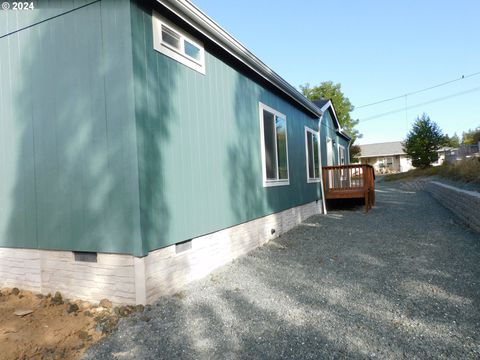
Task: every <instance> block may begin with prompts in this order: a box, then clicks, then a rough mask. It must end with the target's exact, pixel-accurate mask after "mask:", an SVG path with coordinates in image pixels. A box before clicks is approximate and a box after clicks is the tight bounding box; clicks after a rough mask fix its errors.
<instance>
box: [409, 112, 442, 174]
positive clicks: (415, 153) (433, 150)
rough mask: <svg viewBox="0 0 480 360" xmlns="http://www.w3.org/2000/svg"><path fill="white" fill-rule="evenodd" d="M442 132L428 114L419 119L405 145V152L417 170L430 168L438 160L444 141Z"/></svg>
mask: <svg viewBox="0 0 480 360" xmlns="http://www.w3.org/2000/svg"><path fill="white" fill-rule="evenodd" d="M444 139H445V138H444V136H443V134H442V130H440V128H439V127H438V125H437V124H436V123H435V122H433V121H431V120H430V117H429V116H428V115H427V114H423V115H422V116H420V117H417V120H416V121H415V123H414V124H413V127H412V129H411V130H410V132H409V133H408V135H407V139H406V140H405V142H404V144H403V150H404V151H405V152H406V153H407V155H408V157H410V158H411V159H412V165H413V166H415V167H417V168H426V167H429V166H430V165H431V164H432V163H433V162H435V161H437V160H438V153H437V150H438V149H439V148H440V147H441V146H442V142H443V141H444Z"/></svg>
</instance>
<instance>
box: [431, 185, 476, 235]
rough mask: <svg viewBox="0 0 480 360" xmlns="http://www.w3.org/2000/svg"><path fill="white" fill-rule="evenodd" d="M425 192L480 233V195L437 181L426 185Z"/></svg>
mask: <svg viewBox="0 0 480 360" xmlns="http://www.w3.org/2000/svg"><path fill="white" fill-rule="evenodd" d="M425 190H426V191H428V192H429V193H430V194H431V195H432V196H433V197H434V198H435V199H437V200H438V202H440V204H442V205H443V206H445V207H446V208H447V209H450V210H451V211H452V212H453V213H454V214H455V215H457V216H458V217H459V218H460V219H462V220H463V221H464V222H465V223H466V224H467V225H468V226H469V227H471V228H472V229H473V230H475V231H478V232H479V233H480V193H478V192H476V191H467V190H462V189H459V188H456V187H454V186H450V185H446V184H442V183H440V182H437V181H430V182H428V183H426V186H425Z"/></svg>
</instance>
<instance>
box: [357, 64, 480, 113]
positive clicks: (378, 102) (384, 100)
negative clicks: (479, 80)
mask: <svg viewBox="0 0 480 360" xmlns="http://www.w3.org/2000/svg"><path fill="white" fill-rule="evenodd" d="M477 75H480V71H478V72H476V73H473V74H469V75H462V76H461V77H460V78H457V79H454V80H450V81H445V82H443V83H440V84H437V85H433V86H429V87H427V88H424V89H420V90H416V91H412V92H409V93H406V94H403V95H399V96H395V97H392V98H388V99H383V100H379V101H375V102H372V103H370V104H365V105H360V106H355V110H357V109H361V108H364V107H367V106H373V105H377V104H382V103H384V102H388V101H392V100H397V99H401V98H404V97H406V96H410V95H415V94H418V93H421V92H424V91H428V90H432V89H435V88H438V87H441V86H445V85H448V84H451V83H453V82H456V81H460V80H464V79H468V78H471V77H473V76H477Z"/></svg>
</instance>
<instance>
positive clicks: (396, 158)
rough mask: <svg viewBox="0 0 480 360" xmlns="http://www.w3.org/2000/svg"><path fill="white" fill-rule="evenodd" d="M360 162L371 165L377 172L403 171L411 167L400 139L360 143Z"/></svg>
mask: <svg viewBox="0 0 480 360" xmlns="http://www.w3.org/2000/svg"><path fill="white" fill-rule="evenodd" d="M358 158H359V160H360V163H362V164H369V165H372V166H373V167H374V169H375V172H376V173H378V174H388V173H396V172H404V171H408V170H411V169H413V166H412V161H411V160H410V159H408V158H407V154H406V153H405V151H403V145H402V142H401V141H391V142H384V143H377V144H365V145H360V156H359V157H358Z"/></svg>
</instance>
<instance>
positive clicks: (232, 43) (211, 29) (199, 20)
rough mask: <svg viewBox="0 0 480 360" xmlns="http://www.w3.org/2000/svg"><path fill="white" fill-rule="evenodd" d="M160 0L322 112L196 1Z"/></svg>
mask: <svg viewBox="0 0 480 360" xmlns="http://www.w3.org/2000/svg"><path fill="white" fill-rule="evenodd" d="M157 2H158V3H160V4H162V5H163V6H165V7H166V8H167V9H169V10H170V11H172V12H173V13H174V14H175V15H177V16H178V17H180V18H181V19H182V20H183V21H185V22H186V23H187V24H189V25H190V26H192V27H194V28H195V29H197V30H198V31H199V32H201V33H202V34H203V35H204V36H206V37H207V38H208V39H210V40H211V41H213V42H214V43H216V44H217V45H219V46H220V47H221V48H222V49H224V50H225V51H227V52H228V53H229V54H231V55H233V56H234V57H235V58H237V59H238V60H240V61H241V62H242V63H244V64H245V65H247V66H248V67H249V68H250V69H252V70H253V71H255V72H256V73H257V74H258V75H260V76H261V77H263V78H264V79H265V80H267V81H268V82H269V83H271V84H272V85H274V86H275V87H276V88H278V89H279V90H280V91H282V92H283V93H284V94H286V95H287V96H288V97H290V98H291V99H292V100H294V101H295V102H296V103H297V104H298V105H301V106H302V107H303V109H304V110H307V111H308V112H310V113H311V114H313V115H315V116H318V117H320V116H321V115H322V110H321V109H320V108H319V107H318V106H316V105H315V104H314V103H312V102H311V101H310V100H308V99H307V98H306V97H305V96H303V94H301V93H300V92H299V91H298V90H297V89H295V88H294V87H293V86H292V85H290V84H289V83H288V82H287V81H285V80H284V79H283V78H282V77H281V76H280V75H278V74H277V73H275V72H274V71H273V70H272V69H270V68H269V67H268V66H267V65H265V63H263V62H262V61H261V60H260V59H259V58H257V57H256V56H255V55H254V54H253V53H251V52H250V51H249V50H248V49H247V48H246V47H245V46H243V45H242V44H241V43H240V42H239V41H238V40H236V39H235V38H234V37H233V36H232V35H230V34H229V33H228V32H226V31H225V30H224V29H222V28H221V27H220V25H218V24H217V23H216V22H215V21H213V20H212V19H211V18H209V17H208V16H207V15H206V14H205V13H203V12H202V11H201V10H200V9H199V8H197V7H196V6H195V5H194V4H192V3H191V2H189V1H187V0H157Z"/></svg>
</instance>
